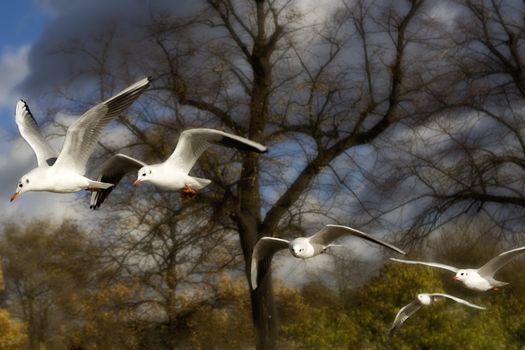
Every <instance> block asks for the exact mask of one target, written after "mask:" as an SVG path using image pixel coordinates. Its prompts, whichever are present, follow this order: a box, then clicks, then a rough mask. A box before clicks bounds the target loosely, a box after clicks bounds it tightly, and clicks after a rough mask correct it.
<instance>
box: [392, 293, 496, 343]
mask: <svg viewBox="0 0 525 350" xmlns="http://www.w3.org/2000/svg"><path fill="white" fill-rule="evenodd" d="M445 298H448V299H451V300H454V301H455V302H457V303H460V304H464V305H467V306H470V307H473V308H475V309H480V310H486V309H485V308H484V307H483V306H479V305H476V304H472V303H469V302H468V301H466V300H463V299H460V298H458V297H455V296H452V295H449V294H444V293H421V294H418V295H417V298H416V299H415V300H414V301H412V302H411V303H410V304H408V305H405V306H403V307H402V308H401V309H400V310H399V312H398V313H397V315H396V318H395V319H394V322H393V323H392V327H390V331H389V335H393V334H394V333H395V332H397V331H398V330H399V328H400V327H401V325H402V324H403V323H404V322H405V321H406V320H407V319H408V318H409V317H410V316H412V315H413V314H415V313H416V311H417V310H419V309H420V308H421V307H422V306H423V305H425V306H427V305H430V304H433V303H435V302H436V301H438V300H440V299H445Z"/></svg>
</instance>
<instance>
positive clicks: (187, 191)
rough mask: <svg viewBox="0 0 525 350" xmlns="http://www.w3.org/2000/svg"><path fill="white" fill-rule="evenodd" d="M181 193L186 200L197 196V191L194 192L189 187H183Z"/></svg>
mask: <svg viewBox="0 0 525 350" xmlns="http://www.w3.org/2000/svg"><path fill="white" fill-rule="evenodd" d="M181 192H182V193H183V194H184V196H186V197H188V198H195V196H197V191H195V190H194V189H193V188H192V187H191V186H190V185H185V186H184V187H183V188H182V190H181Z"/></svg>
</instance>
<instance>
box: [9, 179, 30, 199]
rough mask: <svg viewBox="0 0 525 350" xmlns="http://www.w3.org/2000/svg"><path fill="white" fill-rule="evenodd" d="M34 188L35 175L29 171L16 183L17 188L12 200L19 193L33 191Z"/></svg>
mask: <svg viewBox="0 0 525 350" xmlns="http://www.w3.org/2000/svg"><path fill="white" fill-rule="evenodd" d="M32 189H33V176H31V173H27V174H25V175H24V176H22V177H21V178H20V180H18V183H17V184H16V190H15V192H14V193H13V194H12V195H11V199H10V202H12V201H14V200H15V199H16V198H17V197H18V196H19V195H21V194H22V193H24V192H27V191H31V190H32Z"/></svg>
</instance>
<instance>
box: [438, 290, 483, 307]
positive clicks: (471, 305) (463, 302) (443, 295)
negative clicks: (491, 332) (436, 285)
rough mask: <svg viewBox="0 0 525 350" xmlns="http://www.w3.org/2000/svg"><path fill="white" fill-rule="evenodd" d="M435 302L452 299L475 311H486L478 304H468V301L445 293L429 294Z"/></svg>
mask: <svg viewBox="0 0 525 350" xmlns="http://www.w3.org/2000/svg"><path fill="white" fill-rule="evenodd" d="M428 295H429V296H430V297H431V298H432V299H433V300H435V299H436V298H448V299H451V300H454V301H455V302H456V303H460V304H463V305H467V306H470V307H473V308H475V309H480V310H486V308H485V307H483V306H479V305H476V304H472V303H471V302H468V301H466V300H463V299H461V298H458V297H455V296H453V295H450V294H445V293H430V294H428Z"/></svg>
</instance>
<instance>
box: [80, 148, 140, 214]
mask: <svg viewBox="0 0 525 350" xmlns="http://www.w3.org/2000/svg"><path fill="white" fill-rule="evenodd" d="M145 165H146V163H144V162H141V161H140V160H138V159H135V158H132V157H129V156H127V155H125V154H121V153H118V154H115V155H114V156H112V157H111V158H109V159H108V160H107V161H106V162H105V163H104V165H103V166H102V172H101V173H100V175H99V176H98V178H97V181H100V182H106V183H111V184H113V186H111V187H109V188H105V189H101V190H99V191H93V192H91V201H90V203H89V208H90V209H98V208H99V207H100V205H101V204H102V203H103V202H104V200H105V199H106V198H107V196H109V194H110V193H111V191H112V190H113V188H115V186H117V184H118V183H119V182H120V180H121V179H122V178H123V177H124V176H125V175H126V174H127V173H129V172H131V171H138V170H139V169H140V168H142V167H143V166H145Z"/></svg>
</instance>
